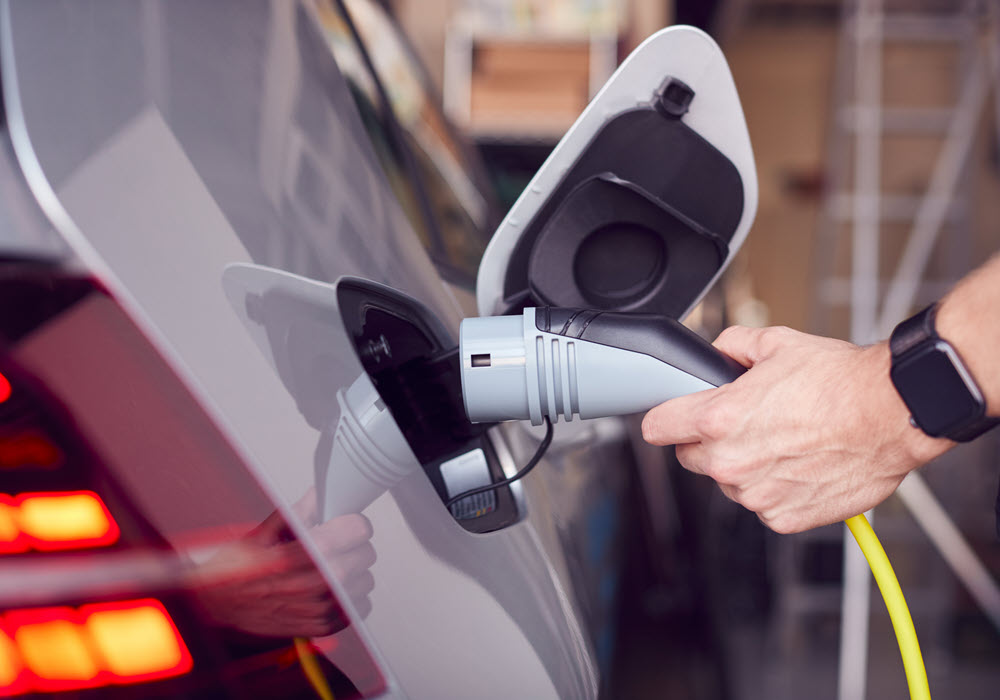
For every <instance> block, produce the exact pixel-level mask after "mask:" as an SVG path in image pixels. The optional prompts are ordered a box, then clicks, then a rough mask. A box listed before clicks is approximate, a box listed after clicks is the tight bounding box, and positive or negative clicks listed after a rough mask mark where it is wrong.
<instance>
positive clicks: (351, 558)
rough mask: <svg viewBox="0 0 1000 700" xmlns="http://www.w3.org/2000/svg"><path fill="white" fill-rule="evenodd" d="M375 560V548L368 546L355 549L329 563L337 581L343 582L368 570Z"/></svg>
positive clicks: (339, 555)
mask: <svg viewBox="0 0 1000 700" xmlns="http://www.w3.org/2000/svg"><path fill="white" fill-rule="evenodd" d="M375 559H376V556H375V548H374V547H372V546H371V545H370V544H366V545H364V546H362V547H357V548H356V549H352V550H351V551H349V552H344V553H342V554H338V555H337V556H336V557H334V558H333V560H332V562H331V564H332V568H333V574H334V576H336V577H337V580H338V581H343V580H345V579H347V578H349V577H350V576H353V575H356V574H358V573H360V572H362V571H364V570H365V569H370V568H371V567H372V566H373V565H374V564H375Z"/></svg>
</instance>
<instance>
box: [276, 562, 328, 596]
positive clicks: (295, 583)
mask: <svg viewBox="0 0 1000 700" xmlns="http://www.w3.org/2000/svg"><path fill="white" fill-rule="evenodd" d="M266 583H267V593H266V594H267V595H273V596H278V597H282V598H283V597H288V598H290V599H293V598H302V599H304V600H309V601H322V600H327V599H329V598H330V596H331V593H330V587H329V586H328V585H327V583H326V581H325V580H324V579H323V576H322V575H321V574H320V573H319V572H318V571H315V570H314V571H311V572H308V573H303V574H290V575H282V576H271V577H269V578H268V579H266Z"/></svg>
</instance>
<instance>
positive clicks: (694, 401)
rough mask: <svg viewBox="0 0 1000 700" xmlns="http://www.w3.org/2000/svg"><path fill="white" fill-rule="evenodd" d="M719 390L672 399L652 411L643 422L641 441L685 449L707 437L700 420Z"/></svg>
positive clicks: (708, 390)
mask: <svg viewBox="0 0 1000 700" xmlns="http://www.w3.org/2000/svg"><path fill="white" fill-rule="evenodd" d="M716 391H718V390H717V389H706V390H705V391H699V392H697V393H694V394H688V395H687V396H681V397H678V398H676V399H671V400H670V401H667V402H666V403H661V404H660V405H659V406H657V407H656V408H651V409H650V410H649V411H648V412H647V413H646V417H645V418H643V419H642V438H643V439H644V440H645V441H646V442H648V443H649V444H651V445H683V444H684V443H688V442H699V441H700V440H701V439H702V438H704V437H705V435H704V434H703V433H702V431H701V427H700V425H699V420H698V416H700V415H701V412H702V411H703V410H704V407H705V405H706V404H707V403H708V402H709V401H710V400H711V398H712V396H713V395H714V392H716Z"/></svg>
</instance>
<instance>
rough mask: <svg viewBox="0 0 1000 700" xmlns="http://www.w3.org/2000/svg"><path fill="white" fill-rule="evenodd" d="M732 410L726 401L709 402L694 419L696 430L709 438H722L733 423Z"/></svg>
mask: <svg viewBox="0 0 1000 700" xmlns="http://www.w3.org/2000/svg"><path fill="white" fill-rule="evenodd" d="M733 417H734V416H733V411H732V408H731V406H730V404H729V402H727V401H720V400H715V401H712V402H710V403H709V404H708V405H707V406H705V409H704V410H703V411H702V412H701V415H700V416H698V418H697V419H696V421H695V422H696V426H697V429H698V432H699V433H701V434H702V435H704V436H705V437H707V438H708V439H710V440H719V439H721V438H723V437H724V436H725V435H726V433H727V432H728V431H729V430H730V429H731V428H732V425H733Z"/></svg>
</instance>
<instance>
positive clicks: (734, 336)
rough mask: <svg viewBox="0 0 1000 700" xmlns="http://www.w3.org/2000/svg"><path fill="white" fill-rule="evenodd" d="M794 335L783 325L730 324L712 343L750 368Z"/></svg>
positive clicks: (793, 332)
mask: <svg viewBox="0 0 1000 700" xmlns="http://www.w3.org/2000/svg"><path fill="white" fill-rule="evenodd" d="M795 335H796V333H795V331H792V330H791V329H789V328H785V327H783V326H772V327H770V328H747V327H746V326H730V327H729V328H727V329H726V330H724V331H722V333H720V334H719V337H718V338H716V339H715V342H714V343H712V345H714V346H715V347H716V348H717V349H718V350H721V351H722V352H724V353H725V354H727V355H729V356H730V357H731V358H733V359H734V360H736V361H737V362H739V363H740V364H741V365H743V366H744V367H747V368H750V367H753V366H754V365H755V364H757V363H758V362H760V361H761V360H765V359H767V358H768V357H770V356H771V355H773V354H774V352H775V351H776V350H777V349H778V348H779V347H780V346H782V345H783V344H785V343H786V342H787V340H788V339H789V338H792V337H794V336H795Z"/></svg>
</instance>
